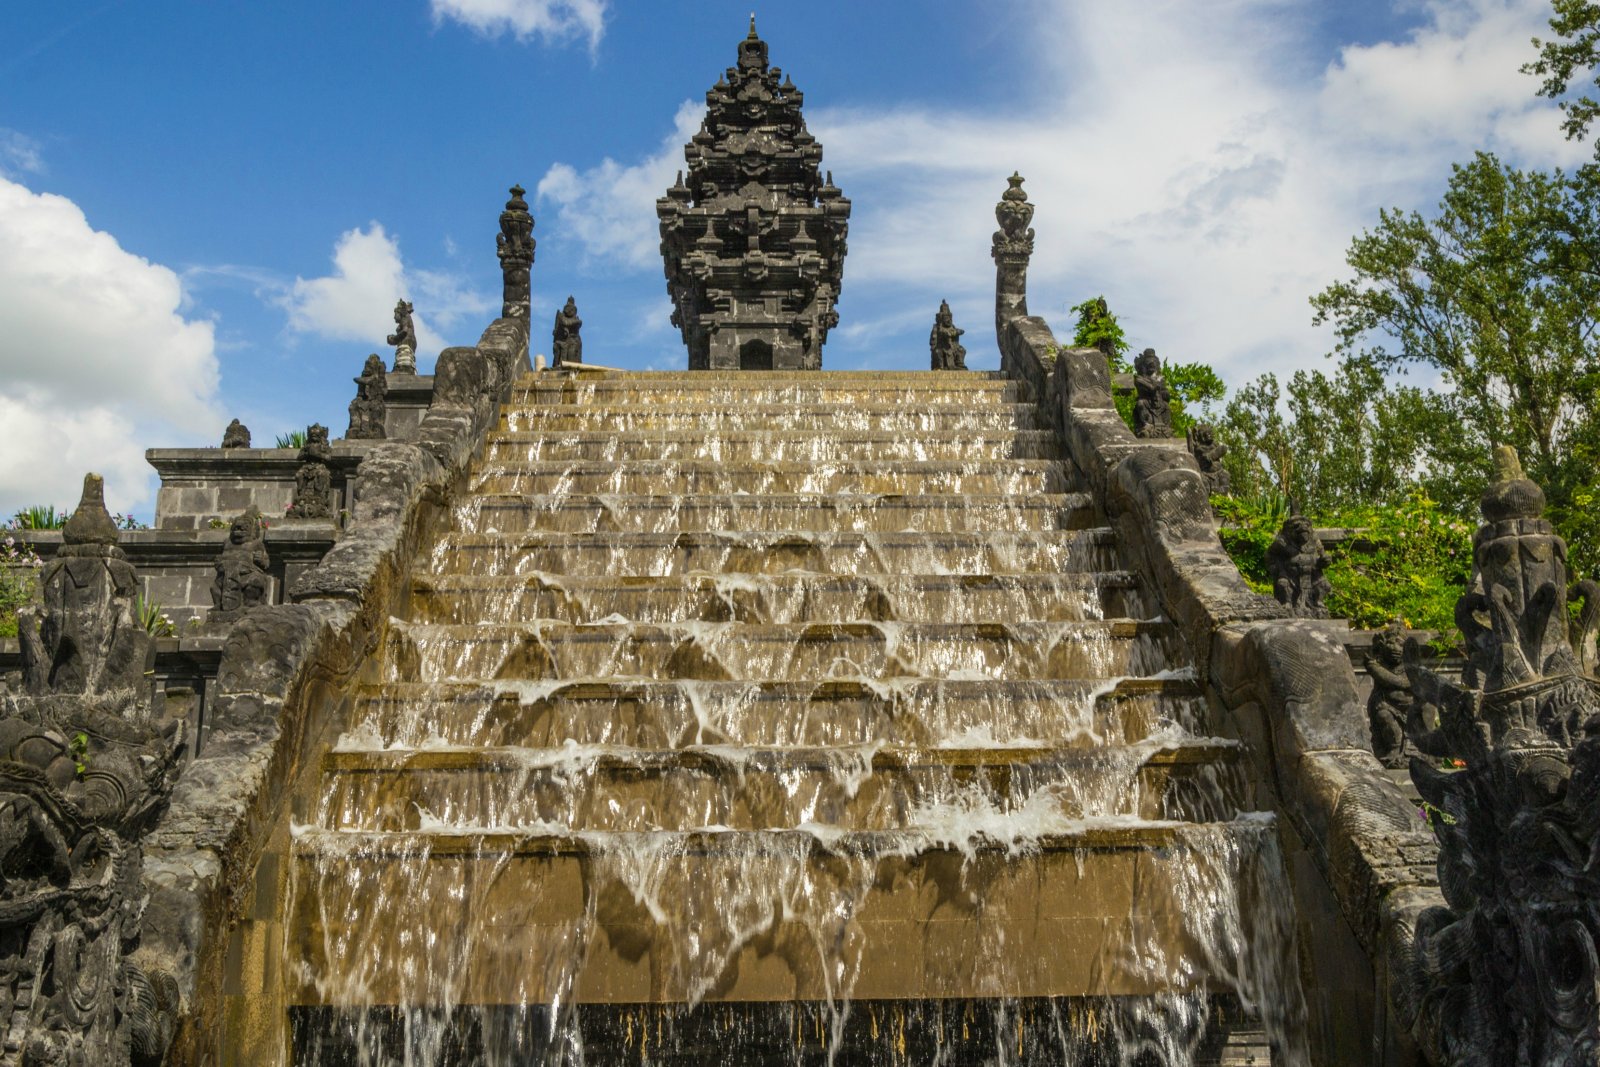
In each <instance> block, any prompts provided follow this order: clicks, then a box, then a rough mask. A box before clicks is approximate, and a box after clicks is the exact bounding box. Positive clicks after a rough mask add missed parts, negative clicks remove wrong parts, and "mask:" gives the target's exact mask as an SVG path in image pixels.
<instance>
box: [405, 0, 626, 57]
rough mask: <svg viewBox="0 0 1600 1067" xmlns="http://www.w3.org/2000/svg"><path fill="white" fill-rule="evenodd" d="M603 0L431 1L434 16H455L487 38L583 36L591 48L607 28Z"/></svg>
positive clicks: (556, 39) (438, 18) (562, 38)
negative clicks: (501, 36)
mask: <svg viewBox="0 0 1600 1067" xmlns="http://www.w3.org/2000/svg"><path fill="white" fill-rule="evenodd" d="M606 6H607V4H606V0H433V18H434V21H436V22H439V21H443V20H444V19H454V20H455V21H457V22H460V23H463V24H464V25H467V26H470V27H472V28H473V29H475V30H477V31H478V32H479V33H481V34H484V35H485V36H487V37H497V36H499V35H500V34H502V33H510V34H512V35H513V36H515V37H516V38H517V40H519V41H526V40H528V39H529V38H532V37H538V38H540V39H541V40H544V41H546V42H549V43H560V42H563V41H569V40H573V39H575V38H586V39H587V40H588V44H589V50H590V51H591V52H593V51H594V49H595V48H597V47H598V46H599V44H600V38H601V37H602V36H604V34H605V31H606Z"/></svg>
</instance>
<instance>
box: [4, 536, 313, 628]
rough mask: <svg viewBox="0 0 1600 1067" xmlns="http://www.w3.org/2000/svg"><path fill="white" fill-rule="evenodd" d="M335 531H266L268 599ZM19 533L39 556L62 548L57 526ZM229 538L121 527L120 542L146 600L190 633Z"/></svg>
mask: <svg viewBox="0 0 1600 1067" xmlns="http://www.w3.org/2000/svg"><path fill="white" fill-rule="evenodd" d="M240 510H241V511H242V510H243V508H241V509H240ZM335 534H336V529H335V527H334V526H333V525H332V524H331V523H309V522H297V523H285V524H280V525H278V526H274V527H270V528H269V529H268V530H267V531H266V543H267V555H268V558H269V559H270V560H271V565H270V567H269V568H268V575H269V576H270V578H271V581H272V588H271V591H270V592H269V594H268V597H267V599H268V601H269V602H271V603H274V604H279V603H282V602H283V601H284V600H285V599H286V597H285V592H286V590H288V589H289V587H290V586H292V585H293V584H294V582H295V580H296V579H297V578H299V576H300V575H301V574H303V573H304V572H305V571H307V570H309V569H310V568H311V567H314V566H316V565H317V563H319V562H320V561H321V560H322V557H323V556H324V555H326V554H327V551H328V549H330V548H332V547H333V543H334V541H335ZM15 535H16V536H17V539H18V540H19V541H23V542H26V543H27V544H28V545H29V547H31V548H32V549H33V551H34V552H35V553H37V554H38V556H39V558H40V559H41V560H45V561H48V560H50V559H51V558H52V557H53V556H54V555H55V553H56V549H58V548H60V547H61V531H59V530H18V531H15ZM227 540H228V531H227V529H226V528H223V529H211V528H210V527H209V526H208V527H207V528H205V529H200V530H177V529H152V530H123V531H122V532H121V535H120V537H119V538H118V540H117V544H118V545H120V546H121V548H122V550H123V552H125V553H126V554H127V556H128V562H129V563H132V564H133V567H134V570H135V571H136V572H137V573H138V576H139V592H140V595H141V596H143V597H144V600H145V602H146V603H148V604H159V605H160V606H161V609H162V611H163V612H165V613H166V614H167V615H168V616H169V617H170V618H171V619H172V622H173V625H174V626H175V627H177V630H178V633H179V634H180V635H182V634H186V633H188V632H189V623H190V622H191V620H197V619H204V618H205V616H206V613H207V612H209V611H210V610H211V583H212V580H213V579H214V578H215V577H216V562H217V557H218V556H219V555H220V554H221V552H222V546H223V545H224V544H226V543H227Z"/></svg>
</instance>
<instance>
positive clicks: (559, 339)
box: [550, 296, 583, 367]
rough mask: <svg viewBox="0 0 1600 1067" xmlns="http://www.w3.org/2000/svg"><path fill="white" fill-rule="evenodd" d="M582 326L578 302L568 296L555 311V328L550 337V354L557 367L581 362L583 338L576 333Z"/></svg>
mask: <svg viewBox="0 0 1600 1067" xmlns="http://www.w3.org/2000/svg"><path fill="white" fill-rule="evenodd" d="M582 328H583V320H582V319H580V318H578V302H577V301H576V300H574V299H573V298H572V297H570V296H569V297H567V305H566V307H564V308H562V309H561V310H560V311H558V312H556V325H555V330H554V332H553V333H552V335H551V338H550V354H551V358H553V359H554V360H555V365H556V366H557V367H564V366H566V365H568V364H576V363H582V362H583V338H582V337H580V336H579V335H578V331H579V330H581V329H582Z"/></svg>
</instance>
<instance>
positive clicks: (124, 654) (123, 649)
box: [17, 474, 152, 695]
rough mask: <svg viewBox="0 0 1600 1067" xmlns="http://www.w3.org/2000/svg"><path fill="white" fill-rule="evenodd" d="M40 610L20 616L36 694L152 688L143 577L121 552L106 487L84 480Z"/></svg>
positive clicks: (25, 669) (44, 583) (27, 672)
mask: <svg viewBox="0 0 1600 1067" xmlns="http://www.w3.org/2000/svg"><path fill="white" fill-rule="evenodd" d="M39 590H40V604H39V605H37V606H30V607H28V608H24V609H23V610H22V611H20V612H18V615H17V633H18V637H19V638H20V641H21V646H22V673H23V680H24V685H25V687H26V688H27V690H28V692H30V693H33V694H35V695H44V694H46V693H74V694H91V695H92V694H96V693H108V692H116V691H135V690H139V689H142V688H143V687H144V672H145V669H146V668H147V666H148V661H149V658H150V656H151V654H152V648H151V640H150V634H149V633H148V632H147V631H146V629H145V626H144V623H143V622H142V621H141V620H140V618H139V612H138V608H137V605H136V604H135V600H136V599H137V597H138V595H139V579H138V577H137V576H136V575H135V574H134V570H133V566H132V565H131V564H129V563H128V559H127V556H126V555H124V554H123V551H122V549H121V548H119V547H117V525H116V523H115V522H113V521H112V519H111V514H110V513H109V512H108V511H106V503H105V483H104V482H103V481H102V480H101V478H100V476H99V475H98V474H90V475H87V476H85V477H84V479H83V498H82V499H81V500H80V501H79V502H78V506H77V508H76V509H75V510H74V511H73V513H72V516H71V518H69V519H67V523H66V525H65V526H63V527H62V529H61V548H60V549H59V550H58V551H57V552H56V554H55V556H54V558H52V559H51V560H50V562H49V563H48V564H46V565H45V568H44V572H43V573H42V574H41V575H40V576H39Z"/></svg>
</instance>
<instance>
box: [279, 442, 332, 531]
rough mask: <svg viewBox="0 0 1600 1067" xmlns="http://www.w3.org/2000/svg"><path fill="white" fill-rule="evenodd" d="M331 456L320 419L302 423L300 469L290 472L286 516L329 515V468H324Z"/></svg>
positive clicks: (330, 488)
mask: <svg viewBox="0 0 1600 1067" xmlns="http://www.w3.org/2000/svg"><path fill="white" fill-rule="evenodd" d="M332 458H333V448H332V447H331V446H330V445H329V444H328V428H327V427H326V426H323V425H322V424H320V423H313V424H311V425H310V426H308V427H306V443H305V446H304V447H303V448H301V449H300V469H299V470H297V471H295V475H294V503H293V504H291V505H289V511H288V515H289V518H291V519H331V518H333V499H332V497H333V472H332V471H331V470H330V469H329V468H328V461H329V460H330V459H332Z"/></svg>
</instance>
